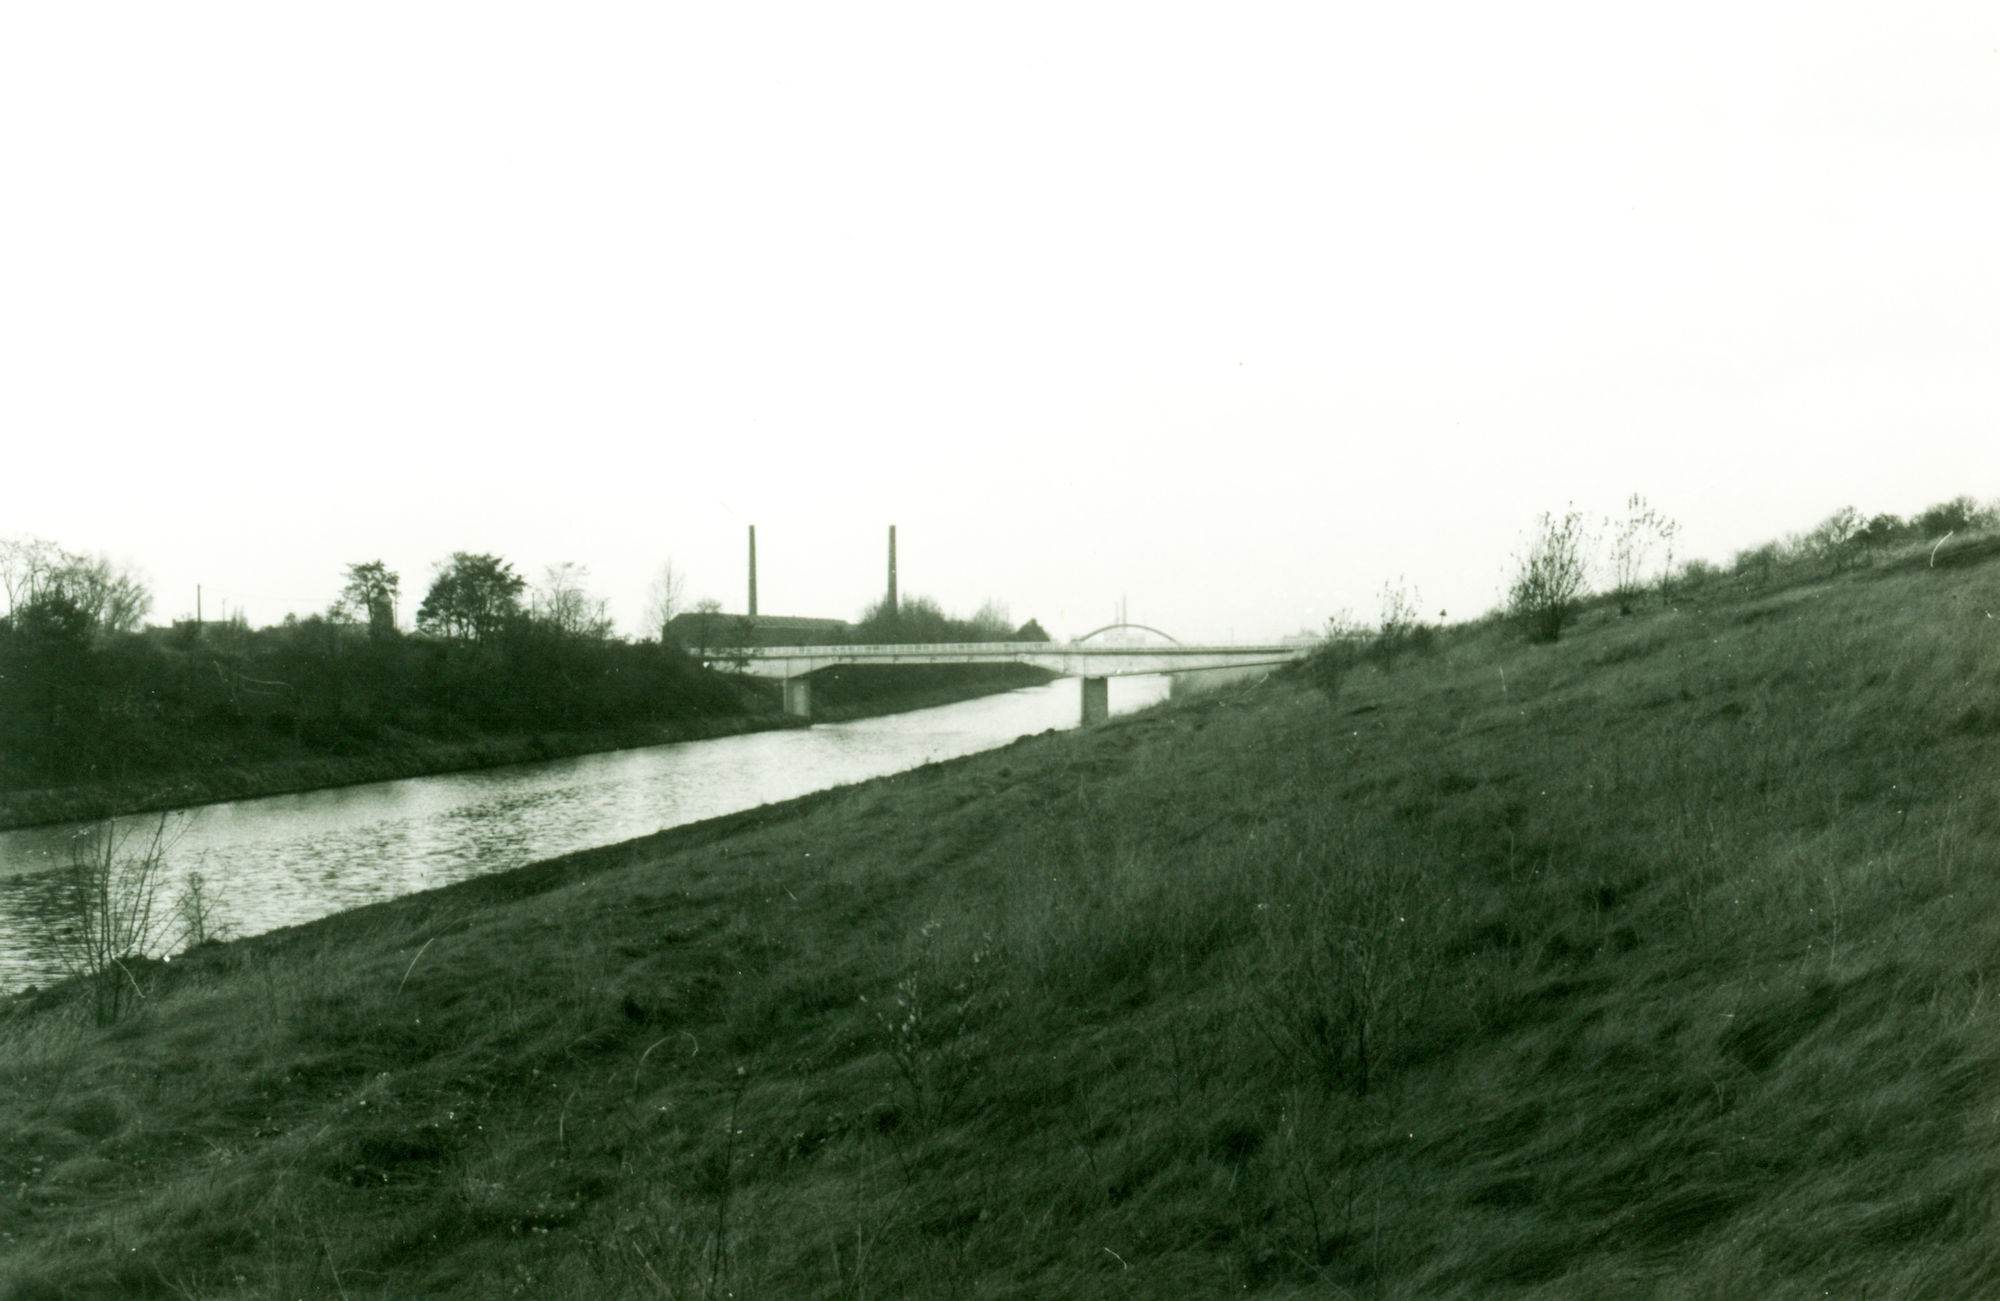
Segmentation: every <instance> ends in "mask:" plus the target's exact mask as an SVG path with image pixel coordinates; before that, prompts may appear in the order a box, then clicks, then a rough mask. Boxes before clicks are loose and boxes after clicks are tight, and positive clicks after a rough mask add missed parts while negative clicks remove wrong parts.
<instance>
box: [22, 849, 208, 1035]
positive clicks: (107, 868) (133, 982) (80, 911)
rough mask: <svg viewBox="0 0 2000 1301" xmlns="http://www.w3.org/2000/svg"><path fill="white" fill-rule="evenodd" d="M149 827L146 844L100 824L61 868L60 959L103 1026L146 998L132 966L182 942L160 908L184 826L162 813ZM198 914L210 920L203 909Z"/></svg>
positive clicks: (198, 905) (57, 951) (58, 941)
mask: <svg viewBox="0 0 2000 1301" xmlns="http://www.w3.org/2000/svg"><path fill="white" fill-rule="evenodd" d="M151 826H152V829H151V831H150V832H148V833H145V834H144V836H143V838H141V837H140V836H139V834H138V833H137V832H136V831H135V829H133V828H131V827H120V826H119V825H118V824H117V823H115V822H109V821H106V822H100V823H97V824H95V825H94V826H92V827H90V828H89V829H88V830H86V831H85V832H83V833H82V834H81V835H80V836H79V837H78V838H77V841H76V843H75V844H74V846H73V847H72V850H71V854H70V861H69V865H68V867H66V868H65V869H63V874H62V880H61V883H60V890H61V894H60V901H61V902H60V906H61V908H62V913H63V921H62V926H61V929H59V930H58V931H57V933H56V942H55V951H56V957H57V959H58V961H60V962H61V963H62V966H63V969H64V970H66V971H67V972H68V973H69V974H70V976H71V977H73V978H74V979H76V980H78V981H79V982H81V983H82V984H83V986H84V987H85V988H86V989H87V990H88V991H89V996H90V1003H91V1011H92V1014H93V1015H94V1016H95V1017H96V1019H97V1023H98V1024H99V1025H109V1024H111V1023H112V1022H114V1021H116V1020H118V1018H119V1017H120V1016H121V1015H122V1014H123V1013H124V1012H125V1010H126V1009H127V1007H129V1006H130V1004H131V1002H132V1000H133V999H134V998H135V997H142V996H143V993H142V991H141V989H140V987H139V981H138V977H137V976H136V975H134V974H133V971H132V965H131V964H132V962H133V961H134V960H135V959H137V958H140V957H143V956H145V955H146V953H147V952H148V950H150V949H154V948H157V947H162V946H166V947H172V946H173V944H174V942H175V941H176V940H177V939H178V938H179V937H178V935H176V934H175V933H174V930H173V927H172V926H171V924H170V923H168V922H167V921H166V919H165V917H164V916H163V914H162V913H161V912H160V911H159V909H158V907H157V905H158V902H159V889H160V881H161V877H162V874H163V873H164V871H165V866H166V857H167V851H168V850H169V849H171V848H172V846H173V843H174V841H175V840H177V839H179V836H180V832H181V830H182V828H183V823H182V822H181V821H180V820H176V819H174V818H172V817H171V816H170V815H168V814H161V815H160V816H159V817H158V818H156V819H154V820H153V821H152V824H151ZM195 907H196V908H197V909H205V907H206V905H204V904H203V903H201V902H199V901H198V902H197V904H196V905H195ZM199 915H201V916H202V917H203V919H204V921H206V919H207V913H206V911H205V910H204V911H201V912H200V914H199Z"/></svg>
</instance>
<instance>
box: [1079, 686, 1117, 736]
mask: <svg viewBox="0 0 2000 1301" xmlns="http://www.w3.org/2000/svg"><path fill="white" fill-rule="evenodd" d="M1109 717H1111V679H1109V678H1085V679H1083V725H1084V726H1085V727H1088V726H1090V725H1091V724H1092V723H1101V722H1103V721H1104V720H1105V719H1107V718H1109Z"/></svg>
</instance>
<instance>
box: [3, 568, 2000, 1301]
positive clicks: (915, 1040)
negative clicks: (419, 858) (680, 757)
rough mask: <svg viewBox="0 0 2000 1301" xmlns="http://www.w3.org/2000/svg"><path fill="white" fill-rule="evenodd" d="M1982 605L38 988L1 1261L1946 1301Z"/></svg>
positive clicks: (991, 786)
mask: <svg viewBox="0 0 2000 1301" xmlns="http://www.w3.org/2000/svg"><path fill="white" fill-rule="evenodd" d="M1954 561H1957V562H1958V563H1953V562H1954ZM1996 614H2000V563H1996V559H1995V553H1994V549H1993V548H1991V547H1988V548H1986V549H1984V550H1983V551H1981V550H1980V549H1978V548H1973V549H1969V550H1965V551H1960V552H1957V553H1953V552H1946V553H1945V554H1943V555H1942V556H1940V559H1939V566H1938V567H1937V568H1935V569H1931V568H1926V567H1923V561H1922V557H1921V556H1919V557H1918V558H1917V561H1916V563H1915V564H1913V565H1904V566H1899V567H1892V568H1882V569H1875V570H1869V571H1863V572H1860V573H1855V574H1850V575H1846V576H1843V577H1840V578H1838V579H1834V580H1831V581H1824V582H1816V583H1810V584H1805V585H1801V586H1796V587H1792V588H1788V589H1783V590H1776V589H1774V590H1768V591H1763V592H1758V593H1752V594H1747V595H1746V594H1743V593H1741V592H1733V591H1730V590H1726V589H1724V588H1722V587H1720V586H1717V587H1713V588H1711V589H1710V590H1709V591H1707V592H1705V593H1696V594H1694V595H1693V596H1692V597H1689V598H1687V599H1684V600H1683V602H1682V604H1681V605H1680V606H1679V608H1677V609H1675V610H1672V611H1665V610H1662V611H1654V612H1649V613H1643V614H1640V615H1636V616H1634V617H1631V618H1628V619H1622V620H1621V619H1618V618H1616V617H1615V616H1612V615H1608V614H1604V613H1601V612H1600V613H1598V614H1594V615H1591V616H1589V617H1587V618H1586V620H1585V622H1584V624H1583V625H1582V626H1581V627H1579V628H1577V629H1574V630H1572V632H1571V633H1570V634H1569V635H1567V636H1566V637H1565V638H1564V640H1563V641H1562V642H1561V643H1559V644H1558V645H1555V646H1552V647H1530V646H1526V645H1523V644H1521V643H1520V642H1518V640H1516V639H1515V638H1514V637H1512V636H1511V635H1509V634H1507V633H1505V632H1504V630H1502V629H1499V628H1495V627H1485V628H1474V629H1465V630H1460V631H1459V632H1457V633H1455V634H1453V635H1451V636H1448V637H1446V638H1444V639H1442V644H1441V646H1440V647H1439V649H1438V650H1437V651H1436V653H1435V654H1434V655H1432V656H1431V657H1429V658H1427V659H1423V660H1418V661H1413V662H1409V663H1406V664H1405V665H1404V666H1402V667H1401V668H1399V669H1398V670H1396V671H1395V672H1391V673H1384V672H1378V671H1376V670H1375V669H1372V668H1365V669H1358V670H1356V671H1354V672H1353V673H1352V674H1351V675H1350V676H1349V678H1348V680H1347V682H1346V684H1345V687H1344V689H1343V691H1342V693H1341V694H1340V696H1339V697H1338V698H1337V699H1335V700H1331V701H1329V700H1328V699H1327V698H1326V697H1324V696H1321V695H1318V694H1315V693H1312V692H1310V691H1308V690H1306V689H1304V688H1302V687H1291V686H1283V685H1273V686H1268V687H1266V688H1263V689H1261V690H1258V691H1255V692H1252V693H1248V694H1244V695H1237V696H1227V695H1225V696H1220V697H1213V698H1207V699H1203V700H1199V701H1197V702H1194V703H1192V704H1190V705H1187V706H1181V707H1169V708H1165V709H1162V710H1158V711H1155V712H1152V713H1149V714H1146V715H1141V716H1135V717H1132V718H1128V719H1122V720H1114V721H1113V722H1112V723H1110V724H1108V725H1105V726H1102V727H1099V728H1095V729H1092V730H1090V731H1087V732H1081V733H1071V734H1065V735H1060V736H1044V737H1039V738H1033V739H1030V740H1027V741H1023V742H1021V743H1019V744H1017V745H1015V746H1013V747H1010V748H1008V749H1005V750H1001V751H997V752H994V753H991V754H987V755H981V756H976V757H974V758H971V759H968V760H964V761H960V762H957V763H953V764H949V765H943V766H939V767H934V768H928V769H923V770H920V771H917V772H914V773H909V774H905V775H903V776H900V777H897V778H893V779H888V780H883V781H878V782H872V783H869V784H867V785H865V786H862V787H858V788H853V789H847V790H841V791H835V792H831V793H827V794H824V795H820V796H814V797H810V798H808V799H805V800H802V801H797V802H795V803H793V804H791V805H788V806H780V807H777V808H773V809H766V810H758V811H755V812H753V813H750V814H744V815H739V816H738V817H736V818H733V819H727V820H724V822H722V823H719V824H709V825H704V826H699V827H694V828H684V829H681V830H679V831H674V832H668V833H663V834H662V835H660V836H657V837H653V838H650V839H647V840H643V841H638V842H633V843H632V844H629V845H624V846H619V847H614V848H610V849H606V850H600V851H594V852H591V853H588V854H583V855H578V856H575V857H573V858H570V859H565V860H559V861H557V862H555V863H551V864H545V865H542V866H539V867H536V868H530V869H526V870H524V871H523V872H520V873H516V874H512V875H509V876H505V877H499V878H490V879H487V880H483V881H478V882H473V883H468V884H466V885H464V886H460V887H455V888H452V889H449V890H445V891H440V892H437V893H435V894H432V895H427V896H420V897H416V898H412V899H408V900H403V901H398V902H396V903H393V904H387V905H382V906H378V907H374V908H369V909H365V910H360V911H357V912H355V913H350V914H346V915H342V916H340V917H336V918H332V919H328V920H327V921H325V922H323V923H319V924H315V925H313V926H308V927H304V928H300V929H298V930H295V931H291V932H286V933H281V934H277V935H273V936H268V937H262V938H260V939H257V940H254V941H247V942H243V943H238V944H235V945H229V946H223V947H221V948H216V949H210V950H207V951H204V952H202V953H200V954H197V955H194V956H192V957H190V958H189V959H187V960H176V961H175V962H174V963H172V964H171V966H169V967H167V968H164V969H161V968H154V969H153V970H152V972H151V974H150V979H151V980H152V981H153V988H152V991H151V996H150V998H149V999H148V1000H147V1001H146V1002H145V1003H144V1005H143V1006H142V1008H141V1010H140V1011H139V1012H137V1013H136V1014H135V1015H133V1016H132V1017H130V1018H129V1019H127V1020H126V1021H124V1022H122V1023H120V1024H118V1025H116V1026H113V1027H111V1028H108V1029H99V1028H96V1027H94V1026H92V1025H90V1024H88V1023H87V1020H86V1019H85V1018H84V1017H83V1016H82V1014H81V1012H80V1010H79V1007H78V1005H75V1004H70V1003H66V1002H64V1001H62V999H61V997H60V994H59V992H56V993H49V994H45V995H42V996H39V997H38V998H37V999H35V1000H32V1001H30V1002H27V1003H22V1004H18V1005H17V1006H15V1007H14V1008H12V1009H11V1010H10V1011H9V1012H7V1013H6V1014H5V1015H4V1016H0V1081H4V1088H0V1133H4V1134H5V1135H6V1136H7V1141H6V1143H5V1145H4V1146H0V1235H4V1236H0V1253H4V1260H5V1264H4V1266H0V1278H4V1279H5V1280H7V1283H6V1285H5V1291H4V1292H3V1293H0V1294H4V1295H8V1296H14V1297H38V1296H108V1295H144V1294H148V1293H151V1294H156V1295H164V1296H192V1297H232V1296H276V1295H288V1296H290V1295H315V1296H334V1295H346V1296H352V1297H360V1296H369V1295H384V1294H390V1293H395V1294H444V1295H462V1296H468V1297H472V1296H479V1297H486V1296H499V1295H522V1296H536V1297H590V1298H598V1297H615V1296H641V1295H643V1296H682V1297H719V1296H723V1295H735V1296H806V1297H813V1296H817V1297H860V1296H924V1297H949V1296H995V1297H998V1296H1018V1297H1051V1296H1063V1297H1094V1296H1104V1297H1112V1296H1118V1297H1125V1296H1159V1297H1183V1296H1203V1295H1220V1294H1223V1293H1229V1294H1231V1295H1235V1294H1238V1293H1240V1292H1242V1291H1244V1290H1248V1291H1249V1292H1251V1293H1254V1294H1261V1295H1271V1296H1308V1295H1310V1296H1342V1295H1354V1296H1374V1295H1390V1296H1424V1297H1439V1296H1445V1297H1449V1296H1491V1295H1546V1296H1579V1297H1581V1296H1589V1297H1598V1296H1609V1295H1671V1296H1711V1297H1718V1298H1721V1297H1732V1298H1733V1297H1741V1296H1806V1295H1811V1296H1820V1295H1824V1294H1828V1293H1831V1294H1833V1295H1845V1296H1854V1295H1862V1294H1864V1293H1865V1294H1866V1295H1869V1296H1905V1297H1936V1296H1977V1295H1993V1294H1995V1292H1996V1290H2000V1237H1996V1235H1995V1233H1994V1225H1995V1219H1996V1211H2000V1205H1996V1201H1997V1200H2000V1126H1996V1124H1995V1117H1996V1115H2000V976H1996V973H1995V970H1994V967H1995V956H1996V950H2000V790H1996V785H1995V775H1996V772H2000V622H1996V620H1995V617H1994V616H1995V615H1996Z"/></svg>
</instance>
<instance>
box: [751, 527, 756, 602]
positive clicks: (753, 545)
mask: <svg viewBox="0 0 2000 1301" xmlns="http://www.w3.org/2000/svg"><path fill="white" fill-rule="evenodd" d="M750 617H751V618H752V619H754V618H756V617H757V526H756V525H755V524H752V525H751V526H750Z"/></svg>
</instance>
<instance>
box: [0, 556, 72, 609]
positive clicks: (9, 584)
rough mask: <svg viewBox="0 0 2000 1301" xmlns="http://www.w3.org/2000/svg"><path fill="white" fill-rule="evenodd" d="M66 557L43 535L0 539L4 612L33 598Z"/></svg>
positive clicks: (0, 570) (0, 582)
mask: <svg viewBox="0 0 2000 1301" xmlns="http://www.w3.org/2000/svg"><path fill="white" fill-rule="evenodd" d="M69 558H70V557H69V553H68V552H66V551H64V550H63V549H62V548H61V547H59V546H57V545H56V544H55V543H53V542H50V541H49V540H48V539H46V538H5V539H0V585H4V586H5V587H6V589H7V612H8V613H9V614H12V613H13V612H14V611H15V610H17V609H19V608H20V607H21V606H24V605H26V604H28V602H30V601H32V600H34V599H35V596H36V594H37V593H38V592H39V591H40V589H41V587H42V585H43V584H44V583H45V582H46V581H47V579H48V577H49V575H50V574H52V573H54V572H55V571H56V570H58V569H60V568H61V567H62V565H63V563H64V562H65V561H66V560H68V559H69Z"/></svg>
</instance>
